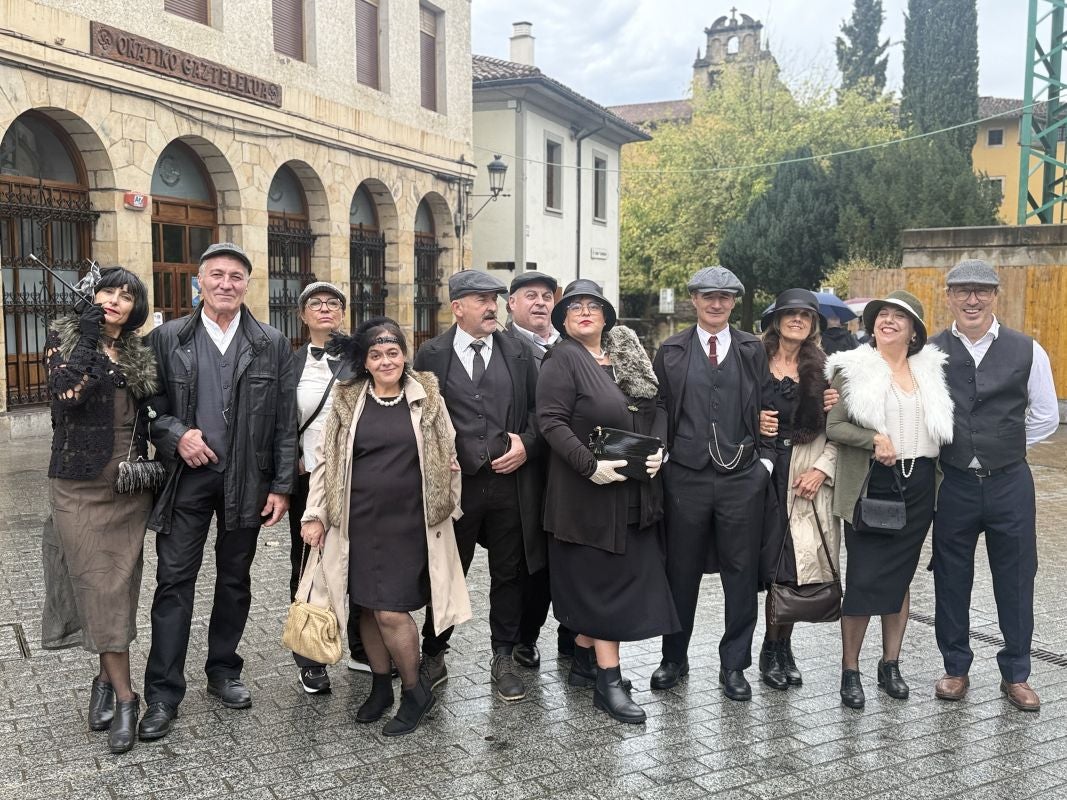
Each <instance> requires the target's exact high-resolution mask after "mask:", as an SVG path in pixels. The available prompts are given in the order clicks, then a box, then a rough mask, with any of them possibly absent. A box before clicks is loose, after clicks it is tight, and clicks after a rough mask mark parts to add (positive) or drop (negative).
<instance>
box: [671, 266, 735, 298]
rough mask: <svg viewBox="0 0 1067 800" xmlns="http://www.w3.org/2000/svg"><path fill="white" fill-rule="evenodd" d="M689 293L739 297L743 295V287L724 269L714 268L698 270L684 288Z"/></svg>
mask: <svg viewBox="0 0 1067 800" xmlns="http://www.w3.org/2000/svg"><path fill="white" fill-rule="evenodd" d="M685 288H686V289H688V290H689V292H690V293H693V292H733V293H734V294H735V295H738V296H741V295H743V294H744V293H745V286H744V284H742V283H741V281H739V280H738V279H737V276H736V275H734V274H733V273H732V272H730V270H728V269H727V268H726V267H720V266H714V267H704V268H703V269H698V270H697V271H696V274H695V275H693V277H692V278H690V279H689V284H688V285H687V286H686V287H685Z"/></svg>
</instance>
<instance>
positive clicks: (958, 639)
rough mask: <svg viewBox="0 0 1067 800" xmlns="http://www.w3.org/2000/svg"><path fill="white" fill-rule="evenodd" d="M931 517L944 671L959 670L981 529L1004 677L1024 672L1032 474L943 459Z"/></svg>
mask: <svg viewBox="0 0 1067 800" xmlns="http://www.w3.org/2000/svg"><path fill="white" fill-rule="evenodd" d="M944 471H945V478H944V480H943V481H942V483H941V491H940V494H939V495H938V500H937V513H936V515H935V516H934V559H933V563H934V593H935V596H936V601H937V609H936V624H935V631H936V633H937V646H938V648H939V649H940V650H941V655H942V657H943V658H944V660H945V672H947V673H948V674H949V675H966V674H967V671H968V670H969V669H970V667H971V661H972V660H973V659H974V653H973V652H972V651H971V647H970V643H969V641H968V640H969V634H970V607H971V587H972V586H973V585H974V552H975V548H976V547H977V546H978V536H979V534H980V533H982V532H983V531H984V532H985V545H986V553H987V554H988V556H989V571H990V572H991V573H992V577H993V596H994V597H995V598H996V602H997V618H998V620H999V622H1000V632H1001V634H1002V635H1003V637H1004V647H1003V648H1002V649H1001V650H1000V652H999V653H997V663H998V664H999V665H1000V674H1001V675H1002V676H1003V677H1004V680H1006V681H1008V682H1009V683H1021V682H1022V681H1025V680H1027V679H1028V678H1029V677H1030V643H1031V640H1032V639H1033V636H1034V578H1035V576H1036V575H1037V535H1036V513H1037V512H1036V502H1035V497H1034V479H1033V476H1032V475H1031V473H1030V466H1029V465H1028V464H1027V463H1026V462H1025V461H1020V462H1019V463H1018V464H1013V465H1012V466H1010V467H1008V468H1006V469H1005V470H1004V471H1003V472H998V473H997V474H995V475H992V476H990V477H988V478H979V477H977V476H975V475H973V474H971V473H970V472H967V471H964V470H958V469H954V468H952V467H950V466H948V465H944Z"/></svg>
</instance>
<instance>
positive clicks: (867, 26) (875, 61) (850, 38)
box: [837, 0, 889, 100]
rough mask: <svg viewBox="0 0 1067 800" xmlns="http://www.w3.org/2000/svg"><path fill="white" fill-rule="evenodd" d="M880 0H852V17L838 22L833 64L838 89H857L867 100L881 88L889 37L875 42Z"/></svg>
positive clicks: (880, 16) (879, 24) (879, 26)
mask: <svg viewBox="0 0 1067 800" xmlns="http://www.w3.org/2000/svg"><path fill="white" fill-rule="evenodd" d="M884 19H885V15H884V14H883V13H882V0H855V4H854V5H853V7H852V18H851V19H850V20H849V21H848V22H843V23H841V33H842V34H844V36H838V37H837V68H838V70H840V71H841V90H842V91H856V92H860V93H861V94H862V95H863V96H864V97H867V98H869V99H871V100H873V99H874V98H876V97H878V96H879V95H880V94H881V93H882V92H883V91H884V90H885V68H886V63H887V62H888V61H889V57H888V56H887V55H886V49H888V47H889V40H888V39H886V40H885V41H884V42H879V38H880V36H881V32H882V21H883V20H884Z"/></svg>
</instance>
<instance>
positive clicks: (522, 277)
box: [508, 269, 559, 294]
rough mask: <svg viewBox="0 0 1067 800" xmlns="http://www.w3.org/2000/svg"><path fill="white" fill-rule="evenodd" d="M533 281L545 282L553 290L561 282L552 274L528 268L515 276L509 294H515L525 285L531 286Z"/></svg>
mask: <svg viewBox="0 0 1067 800" xmlns="http://www.w3.org/2000/svg"><path fill="white" fill-rule="evenodd" d="M531 283H543V284H544V285H545V286H547V287H548V288H549V289H551V290H552V291H553V292H554V291H556V288H557V287H558V286H559V282H558V281H557V280H556V279H555V278H553V277H552V276H551V275H545V273H543V272H538V271H537V270H533V269H531V270H527V271H526V272H523V273H520V274H519V275H516V276H515V279H514V280H513V281H512V282H511V288H510V289H509V290H508V294H515V292H517V291H519V289H521V288H522V287H523V286H529V285H530V284H531Z"/></svg>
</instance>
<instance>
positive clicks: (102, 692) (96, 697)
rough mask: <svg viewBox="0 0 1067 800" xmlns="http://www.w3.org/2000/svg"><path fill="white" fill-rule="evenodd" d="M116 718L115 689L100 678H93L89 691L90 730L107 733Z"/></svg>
mask: <svg viewBox="0 0 1067 800" xmlns="http://www.w3.org/2000/svg"><path fill="white" fill-rule="evenodd" d="M113 716H115V687H113V686H112V685H111V684H110V683H104V682H103V681H102V680H100V678H99V676H98V677H96V678H93V688H92V689H90V690H89V730H91V731H106V730H107V729H108V726H109V725H111V718H112V717H113Z"/></svg>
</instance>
